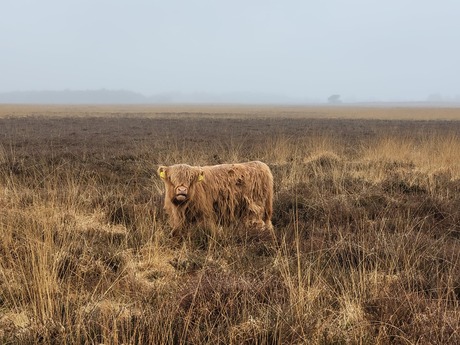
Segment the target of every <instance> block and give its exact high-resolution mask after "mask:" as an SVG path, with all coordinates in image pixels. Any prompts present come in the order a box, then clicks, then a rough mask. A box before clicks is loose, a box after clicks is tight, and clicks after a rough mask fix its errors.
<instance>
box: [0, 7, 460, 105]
mask: <svg viewBox="0 0 460 345" xmlns="http://www.w3.org/2000/svg"><path fill="white" fill-rule="evenodd" d="M0 8H1V11H0V49H1V59H0V93H11V92H13V91H50V90H53V91H60V90H101V89H106V90H129V91H132V92H135V93H140V94H142V95H143V96H146V97H150V96H153V97H154V98H155V97H156V98H155V99H162V97H166V99H172V98H171V97H172V96H171V95H176V96H177V95H182V96H181V97H182V98H185V99H192V100H193V99H194V97H197V98H200V97H201V99H203V100H204V101H206V100H207V99H211V100H213V99H214V100H216V101H219V100H224V101H225V100H228V99H231V100H232V101H234V102H238V100H239V99H240V98H241V99H245V97H246V99H247V98H248V97H249V99H257V100H258V101H262V102H263V101H264V100H267V101H269V100H277V101H278V102H281V103H282V102H327V99H328V97H329V96H331V95H333V94H337V95H340V100H343V101H345V102H363V101H364V102H367V101H425V100H436V101H440V100H442V101H460V64H459V61H460V44H459V42H460V20H459V14H460V2H459V1H457V0H443V1H434V0H432V1H427V0H388V1H372V0H349V1H343V0H330V1H321V2H320V1H301V0H298V1H296V0H285V1H269V0H268V1H267V0H264V1H262V0H252V1H242V0H233V1H215V0H214V1H213V0H193V1H192V0H190V1H186V0H183V1H178V0H170V1H164V0H163V1H148V0H145V1H141V0H132V1H125V0H123V1H122V0H97V1H94V0H91V1H89V0H68V1H62V0H41V1H34V0H28V1H27V0H4V1H2V4H1V6H0ZM194 95H195V96H194ZM248 95H249V96H248ZM250 95H252V97H253V98H251V96H250ZM168 97H169V98H168ZM173 98H174V97H173ZM176 99H178V98H177V97H176ZM179 99H180V97H179Z"/></svg>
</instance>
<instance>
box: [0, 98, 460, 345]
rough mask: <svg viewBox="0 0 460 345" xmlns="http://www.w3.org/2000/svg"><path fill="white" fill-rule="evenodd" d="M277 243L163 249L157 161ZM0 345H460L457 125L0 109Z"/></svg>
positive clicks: (360, 115) (262, 110) (399, 113)
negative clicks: (226, 183)
mask: <svg viewBox="0 0 460 345" xmlns="http://www.w3.org/2000/svg"><path fill="white" fill-rule="evenodd" d="M249 160H262V161H264V162H266V163H267V164H268V165H269V166H270V167H271V169H272V172H273V175H274V180H275V201H274V217H273V224H274V228H275V229H274V231H273V233H257V232H253V231H252V232H251V231H245V230H244V229H241V228H239V227H238V226H235V227H232V228H225V229H223V230H224V231H223V233H222V234H211V233H209V232H207V231H206V229H202V230H195V231H194V232H185V233H183V234H181V236H171V232H170V229H169V227H168V226H167V222H166V218H165V214H164V212H163V209H162V204H161V203H162V190H163V186H162V182H161V180H160V179H159V178H158V177H157V176H156V173H155V172H156V168H157V166H158V165H159V164H166V165H168V164H173V163H178V162H186V163H189V164H193V165H211V164H219V163H230V162H243V161H249ZM0 235H1V237H0V343H2V344H38V343H40V344H93V343H94V344H99V343H104V344H205V343H214V344H332V343H333V344H458V343H460V305H459V303H460V108H457V109H455V108H452V109H449V108H416V107H413V108H365V107H360V108H356V107H355V108H352V107H324V108H322V107H314V108H302V107H223V106H215V107H204V106H177V107H166V106H165V107H147V106H132V107H130V106H120V107H113V106H112V107H110V106H98V107H96V106H78V107H71V106H68V107H65V106H55V107H53V106H7V105H0Z"/></svg>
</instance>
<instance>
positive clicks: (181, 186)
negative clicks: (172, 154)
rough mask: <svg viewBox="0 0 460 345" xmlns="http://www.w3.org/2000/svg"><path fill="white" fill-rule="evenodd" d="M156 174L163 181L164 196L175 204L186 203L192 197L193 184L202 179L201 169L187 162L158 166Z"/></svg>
mask: <svg viewBox="0 0 460 345" xmlns="http://www.w3.org/2000/svg"><path fill="white" fill-rule="evenodd" d="M158 175H159V176H160V177H161V179H162V180H163V181H164V183H165V189H166V197H167V198H169V199H170V200H171V201H172V202H173V203H174V204H175V205H181V204H184V203H186V202H187V201H188V200H190V199H191V198H192V197H193V194H194V192H195V188H194V187H195V184H196V183H198V182H201V181H203V179H204V176H203V170H202V169H201V168H199V167H192V166H190V165H187V164H176V165H171V166H169V167H167V166H160V167H159V168H158Z"/></svg>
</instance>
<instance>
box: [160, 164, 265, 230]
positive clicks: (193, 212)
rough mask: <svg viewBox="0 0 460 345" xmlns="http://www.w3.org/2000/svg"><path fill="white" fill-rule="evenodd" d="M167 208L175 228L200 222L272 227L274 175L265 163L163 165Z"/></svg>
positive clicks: (162, 171)
mask: <svg viewBox="0 0 460 345" xmlns="http://www.w3.org/2000/svg"><path fill="white" fill-rule="evenodd" d="M158 174H159V175H160V177H161V178H162V179H163V181H164V184H165V203H164V208H165V211H166V213H167V214H168V216H169V221H170V224H171V226H172V227H173V229H179V228H183V227H184V226H186V225H190V224H193V223H199V224H201V225H204V226H206V227H213V226H216V225H231V224H233V225H235V224H238V223H241V224H242V225H244V226H245V227H255V228H258V229H271V228H272V223H271V217H272V213H273V176H272V173H271V171H270V168H269V167H268V166H267V165H266V164H265V163H262V162H258V161H256V162H248V163H240V164H221V165H214V166H203V167H196V166H190V165H186V164H177V165H172V166H169V167H166V166H160V167H159V168H158Z"/></svg>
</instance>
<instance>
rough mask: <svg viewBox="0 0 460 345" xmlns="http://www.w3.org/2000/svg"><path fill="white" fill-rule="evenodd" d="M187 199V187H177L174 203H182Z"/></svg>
mask: <svg viewBox="0 0 460 345" xmlns="http://www.w3.org/2000/svg"><path fill="white" fill-rule="evenodd" d="M187 198H188V190H187V187H184V186H179V187H177V188H176V197H175V201H177V202H184V201H186V200H187Z"/></svg>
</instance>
